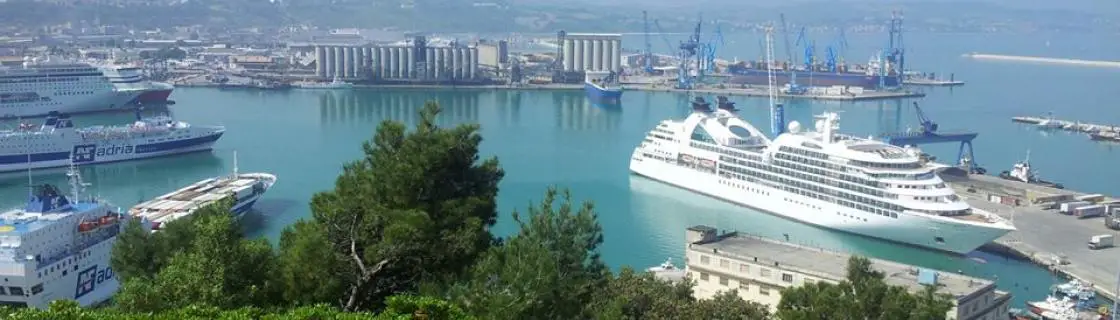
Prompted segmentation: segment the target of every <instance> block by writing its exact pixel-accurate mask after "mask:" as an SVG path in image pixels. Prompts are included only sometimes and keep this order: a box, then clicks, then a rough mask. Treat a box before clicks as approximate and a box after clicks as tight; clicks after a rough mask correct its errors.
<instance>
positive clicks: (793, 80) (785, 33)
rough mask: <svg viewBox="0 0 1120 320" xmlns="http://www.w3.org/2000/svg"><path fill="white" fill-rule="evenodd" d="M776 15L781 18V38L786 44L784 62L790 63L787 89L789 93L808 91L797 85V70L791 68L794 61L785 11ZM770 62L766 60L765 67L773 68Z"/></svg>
mask: <svg viewBox="0 0 1120 320" xmlns="http://www.w3.org/2000/svg"><path fill="white" fill-rule="evenodd" d="M778 17H779V18H781V20H782V39H783V40H784V41H785V45H786V59H787V60H786V62H787V63H788V64H789V65H790V68H789V90H790V92H791V93H804V92H805V91H808V89H806V88H802V87H801V86H799V85H798V84H797V72H796V71H794V70H793V68H792V66H793V61H794V60H793V49H792V48H793V46H790V44H789V25H788V24H786V14H785V13H779V14H778ZM771 63H773V61H767V62H766V64H767V68H773V67H774V66H773V65H770V64H771ZM775 85H777V84H775Z"/></svg>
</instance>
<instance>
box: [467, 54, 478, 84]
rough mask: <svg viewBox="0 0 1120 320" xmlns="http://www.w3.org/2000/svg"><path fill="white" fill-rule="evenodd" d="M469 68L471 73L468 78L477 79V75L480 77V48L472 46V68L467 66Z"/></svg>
mask: <svg viewBox="0 0 1120 320" xmlns="http://www.w3.org/2000/svg"><path fill="white" fill-rule="evenodd" d="M467 70H468V71H470V74H469V75H467V78H470V79H477V78H476V77H478V48H471V60H470V68H467Z"/></svg>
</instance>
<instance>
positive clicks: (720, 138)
mask: <svg viewBox="0 0 1120 320" xmlns="http://www.w3.org/2000/svg"><path fill="white" fill-rule="evenodd" d="M732 108H733V107H731V106H728V105H726V104H724V105H720V106H719V107H718V108H717V109H716V110H712V109H711V106H710V104H709V103H707V102H706V101H704V99H703V98H699V97H697V98H696V100H695V101H694V102H693V103H692V110H693V112H692V113H691V114H690V115H688V117H687V118H685V119H683V120H664V121H662V122H661V123H659V124H658V125H657V126H656V127H655V128H653V130H651V131H650V132H649V133H648V134H647V135H646V137H645V139H644V140H643V141H642V142H641V143H640V145H639V146H638V147H637V148H635V149H634V152H633V154H632V155H631V158H630V171H631V172H632V173H634V174H637V175H641V176H645V177H648V178H650V179H652V180H656V181H660V182H662V183H666V184H670V185H674V186H677V187H680V188H683V189H687V190H691V191H693V192H696V193H700V194H704V195H707V196H710V197H713V198H716V199H720V200H724V201H728V202H731V203H734V204H738V205H741V206H744V207H749V208H753V209H757V210H760V211H763V212H766V213H770V214H773V215H776V216H779V217H784V218H788V219H791V220H796V221H801V222H803V223H806V224H812V225H817V226H821V227H825V228H830V229H834V230H840V231H845V232H849V233H854V234H860V235H864V236H868V237H873V238H878V239H884V240H888V241H894V242H899V243H904V244H909V245H914V246H919V247H925V248H931V249H935V250H941V251H947V252H953V253H958V254H964V253H968V252H971V251H972V250H974V249H976V248H977V247H980V246H981V245H984V244H986V243H989V242H991V241H992V240H995V239H996V238H999V237H1001V236H1003V235H1005V234H1007V233H1008V232H1011V231H1012V230H1015V227H1013V226H1012V225H1011V223H1010V222H1008V221H1006V220H1004V219H1002V218H1000V217H999V216H997V215H995V214H992V213H988V212H985V211H982V210H979V209H976V208H972V207H971V206H970V205H969V204H968V203H967V202H965V201H964V200H962V199H961V198H960V197H959V196H958V195H957V194H956V193H955V192H954V191H953V189H952V188H949V187H947V186H946V185H945V182H944V181H942V180H941V178H940V177H939V176H937V175H936V174H935V173H934V170H936V169H938V168H939V167H938V166H934V165H931V164H929V163H924V162H922V161H921V159H920V157H919V155H920V151H919V150H918V149H916V148H912V147H909V148H902V147H897V146H893V145H890V144H886V143H883V142H882V141H878V140H874V139H865V138H859V137H855V136H850V135H843V134H840V133H839V132H838V131H839V116H838V115H837V114H836V113H825V114H823V115H821V116H819V117H817V121H816V124H815V130H812V131H806V132H802V131H801V125H800V124H799V123H798V122H796V121H793V122H790V123H789V125H788V131H785V132H779V133H777V134H776V137H775V138H773V139H770V138H768V137H767V136H766V135H765V134H764V133H762V131H760V130H759V129H757V128H756V127H755V126H754V125H752V124H750V123H748V122H747V121H745V120H743V119H742V118H740V117H738V116H737V115H736V114H735V112H733V111H731V110H729V109H732ZM780 118H781V116H780V114H779V115H777V116H776V119H780ZM779 123H780V122H779ZM777 127H779V128H780V127H784V126H783V125H779V126H777ZM690 159H700V161H699V163H700V164H698V163H697V162H695V161H690ZM703 160H709V161H714V162H716V164H717V165H716V166H714V167H708V166H704V165H702V163H703Z"/></svg>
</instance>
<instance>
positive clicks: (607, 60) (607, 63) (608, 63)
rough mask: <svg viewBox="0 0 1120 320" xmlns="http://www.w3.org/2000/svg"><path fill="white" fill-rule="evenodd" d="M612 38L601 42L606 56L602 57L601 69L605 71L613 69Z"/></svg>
mask: <svg viewBox="0 0 1120 320" xmlns="http://www.w3.org/2000/svg"><path fill="white" fill-rule="evenodd" d="M613 44H614V40H607V41H606V42H603V52H604V53H606V56H604V57H603V69H606V70H607V71H614V68H615V66H614V46H613Z"/></svg>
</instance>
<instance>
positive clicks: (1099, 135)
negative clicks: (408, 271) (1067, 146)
mask: <svg viewBox="0 0 1120 320" xmlns="http://www.w3.org/2000/svg"><path fill="white" fill-rule="evenodd" d="M1011 122H1016V123H1025V124H1031V125H1037V126H1045V127H1046V128H1053V129H1059V130H1065V131H1069V132H1075V133H1085V134H1089V137H1090V138H1091V139H1093V140H1100V141H1116V142H1120V126H1116V125H1107V124H1095V123H1088V122H1079V121H1069V120H1060V119H1053V118H1045V117H1026V116H1019V117H1011Z"/></svg>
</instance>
